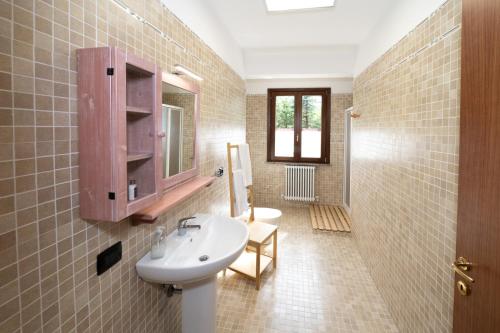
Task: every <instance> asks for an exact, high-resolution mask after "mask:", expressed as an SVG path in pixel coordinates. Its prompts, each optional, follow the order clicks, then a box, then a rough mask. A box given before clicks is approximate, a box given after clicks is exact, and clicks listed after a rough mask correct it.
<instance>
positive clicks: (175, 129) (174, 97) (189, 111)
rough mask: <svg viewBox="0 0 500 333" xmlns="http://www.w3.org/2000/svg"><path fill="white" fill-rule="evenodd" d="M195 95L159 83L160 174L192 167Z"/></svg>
mask: <svg viewBox="0 0 500 333" xmlns="http://www.w3.org/2000/svg"><path fill="white" fill-rule="evenodd" d="M195 98H196V95H195V94H193V93H192V92H190V91H187V90H184V89H181V88H179V87H176V86H173V85H171V84H168V83H166V82H163V83H162V131H163V132H164V133H165V136H164V137H163V138H162V150H163V178H168V177H171V176H174V175H176V174H179V173H181V172H184V171H187V170H190V169H192V168H193V159H194V110H195Z"/></svg>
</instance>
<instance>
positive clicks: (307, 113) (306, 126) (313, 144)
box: [301, 96, 322, 158]
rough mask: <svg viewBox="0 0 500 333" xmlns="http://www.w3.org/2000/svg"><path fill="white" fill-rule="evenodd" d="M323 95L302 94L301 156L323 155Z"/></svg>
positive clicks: (318, 156)
mask: <svg viewBox="0 0 500 333" xmlns="http://www.w3.org/2000/svg"><path fill="white" fill-rule="evenodd" d="M321 106H322V97H321V96H302V146H301V155H302V156H301V157H309V158H320V157H321V109H322V107H321Z"/></svg>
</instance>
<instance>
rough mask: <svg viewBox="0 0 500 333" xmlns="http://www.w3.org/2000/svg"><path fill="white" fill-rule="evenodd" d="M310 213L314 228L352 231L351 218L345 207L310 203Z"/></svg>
mask: <svg viewBox="0 0 500 333" xmlns="http://www.w3.org/2000/svg"><path fill="white" fill-rule="evenodd" d="M309 213H310V215H311V225H312V227H313V229H314V230H324V231H340V232H351V219H350V218H349V215H347V212H346V211H345V209H344V207H340V206H327V205H310V206H309Z"/></svg>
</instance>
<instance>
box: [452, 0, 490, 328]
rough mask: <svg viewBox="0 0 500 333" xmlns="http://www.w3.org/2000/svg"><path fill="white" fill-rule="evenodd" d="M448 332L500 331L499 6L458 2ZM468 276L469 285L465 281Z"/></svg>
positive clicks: (486, 2)
mask: <svg viewBox="0 0 500 333" xmlns="http://www.w3.org/2000/svg"><path fill="white" fill-rule="evenodd" d="M462 4H463V19H462V80H461V82H462V83H461V111H460V114H461V116H460V117H461V119H460V172H459V195H458V227H457V259H458V258H459V257H463V258H465V259H466V260H468V261H469V262H471V263H472V266H470V269H467V268H468V266H467V264H463V265H460V264H459V265H458V268H457V270H458V273H456V274H455V277H456V278H455V284H457V283H461V282H460V281H462V283H464V284H462V291H463V292H464V293H466V292H470V294H469V295H468V296H464V295H462V293H461V292H460V291H459V288H457V287H456V288H455V306H454V322H453V325H454V332H481V333H483V332H484V333H486V332H500V1H499V0H463V3H462ZM467 276H469V277H470V278H472V279H474V282H471V281H467V280H468V278H467Z"/></svg>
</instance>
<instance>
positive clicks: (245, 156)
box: [238, 143, 252, 186]
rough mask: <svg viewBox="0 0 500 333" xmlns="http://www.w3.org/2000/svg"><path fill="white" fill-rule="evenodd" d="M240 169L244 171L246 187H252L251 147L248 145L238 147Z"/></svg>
mask: <svg viewBox="0 0 500 333" xmlns="http://www.w3.org/2000/svg"><path fill="white" fill-rule="evenodd" d="M238 161H239V163H238V164H239V166H238V168H239V169H241V170H243V175H244V178H243V180H244V184H245V186H250V185H252V162H251V161H250V147H249V146H248V143H243V144H240V145H238Z"/></svg>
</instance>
